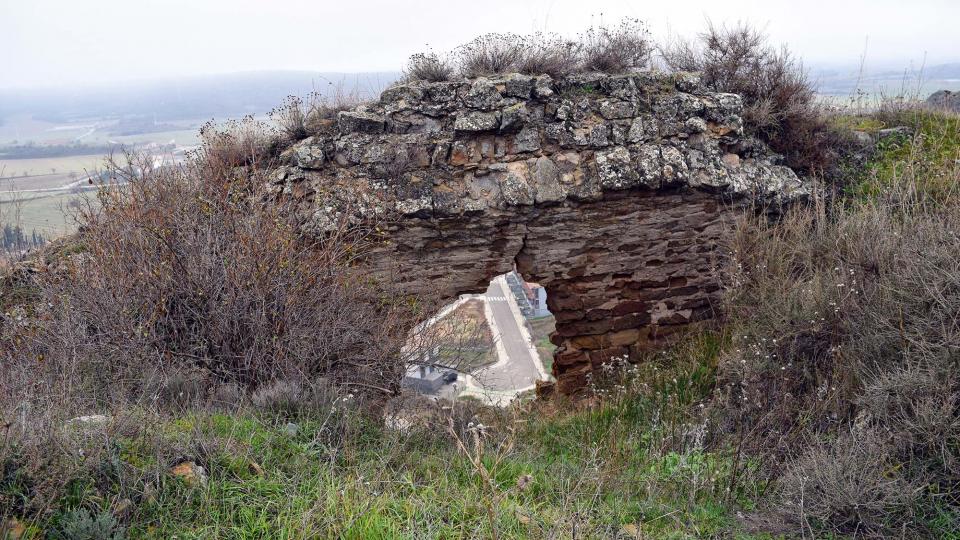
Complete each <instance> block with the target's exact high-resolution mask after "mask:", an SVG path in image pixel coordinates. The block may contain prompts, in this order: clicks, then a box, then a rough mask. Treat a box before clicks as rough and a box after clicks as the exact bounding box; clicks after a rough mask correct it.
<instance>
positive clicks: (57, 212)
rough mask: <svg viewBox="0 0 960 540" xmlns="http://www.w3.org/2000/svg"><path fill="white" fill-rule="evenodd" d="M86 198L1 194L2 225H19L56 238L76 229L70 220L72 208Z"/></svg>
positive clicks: (0, 216)
mask: <svg viewBox="0 0 960 540" xmlns="http://www.w3.org/2000/svg"><path fill="white" fill-rule="evenodd" d="M83 196H84V195H82V194H77V193H67V192H55V193H50V194H42V195H36V196H32V197H31V196H29V195H28V194H18V195H17V196H16V197H17V198H15V197H14V196H13V195H12V194H10V193H0V226H2V225H5V224H10V225H17V224H19V225H20V226H21V227H22V228H23V229H24V230H27V231H32V230H36V231H37V232H40V233H43V235H44V236H48V237H50V238H56V237H59V236H63V235H65V234H69V233H71V232H73V231H74V230H76V225H75V224H74V223H73V220H72V219H71V217H70V205H71V203H74V204H75V201H79V200H80V199H81V197H83Z"/></svg>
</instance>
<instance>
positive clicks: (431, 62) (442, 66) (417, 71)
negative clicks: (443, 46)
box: [404, 52, 454, 82]
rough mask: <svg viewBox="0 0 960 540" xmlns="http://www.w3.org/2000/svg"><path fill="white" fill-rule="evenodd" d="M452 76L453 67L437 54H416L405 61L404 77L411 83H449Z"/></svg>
mask: <svg viewBox="0 0 960 540" xmlns="http://www.w3.org/2000/svg"><path fill="white" fill-rule="evenodd" d="M453 74H454V69H453V66H452V65H451V64H450V61H449V60H447V59H446V58H442V57H440V56H439V55H438V54H437V53H433V52H430V53H417V54H415V55H413V56H411V57H410V60H408V61H407V67H406V69H405V70H404V75H405V78H406V79H407V80H411V81H429V82H442V81H449V80H450V79H451V78H452V77H453Z"/></svg>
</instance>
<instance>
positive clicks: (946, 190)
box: [847, 110, 960, 202]
mask: <svg viewBox="0 0 960 540" xmlns="http://www.w3.org/2000/svg"><path fill="white" fill-rule="evenodd" d="M847 123H849V124H851V125H852V124H856V125H866V124H872V126H867V127H872V128H876V129H879V127H881V126H888V127H889V126H907V127H910V128H911V129H913V130H914V134H913V135H912V136H911V135H895V136H890V137H887V138H884V139H883V140H881V141H880V142H879V143H878V144H877V148H876V152H875V153H874V155H873V156H872V157H871V158H870V160H869V162H868V163H867V165H866V167H864V168H863V169H862V170H858V171H857V177H856V180H855V182H854V183H853V185H852V186H850V188H849V190H850V192H851V194H852V195H854V196H857V197H859V198H861V199H864V200H870V199H875V198H877V197H878V196H879V195H880V194H882V193H884V192H888V191H890V190H891V189H903V188H904V186H908V187H909V188H910V189H913V190H915V191H916V192H917V193H922V194H923V195H924V196H925V197H926V198H927V199H929V200H932V201H938V202H945V201H947V200H955V199H956V196H957V188H958V184H960V116H957V115H946V114H942V113H936V112H930V111H923V110H910V111H904V112H899V113H896V114H888V115H884V118H883V121H882V122H881V121H880V120H878V119H877V118H874V117H867V118H860V119H858V118H850V119H848V120H847ZM871 130H872V129H867V131H871Z"/></svg>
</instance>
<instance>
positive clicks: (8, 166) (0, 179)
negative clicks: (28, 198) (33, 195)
mask: <svg viewBox="0 0 960 540" xmlns="http://www.w3.org/2000/svg"><path fill="white" fill-rule="evenodd" d="M104 157H105V156H104V155H103V154H87V155H81V156H63V157H45V158H29V159H0V173H2V174H0V185H2V186H3V187H4V188H6V187H7V186H6V182H7V181H8V179H10V178H14V179H16V181H17V188H19V189H41V188H40V187H39V186H34V185H33V183H32V182H33V180H32V179H30V178H22V177H24V176H28V177H34V176H66V175H68V174H69V173H71V172H74V173H77V174H83V173H84V172H85V171H89V172H92V171H93V170H95V169H96V168H98V167H100V166H101V165H103V159H104ZM54 171H55V172H54ZM24 173H26V174H24ZM64 183H66V182H64ZM61 185H62V184H61ZM45 187H46V186H45ZM49 187H55V186H49Z"/></svg>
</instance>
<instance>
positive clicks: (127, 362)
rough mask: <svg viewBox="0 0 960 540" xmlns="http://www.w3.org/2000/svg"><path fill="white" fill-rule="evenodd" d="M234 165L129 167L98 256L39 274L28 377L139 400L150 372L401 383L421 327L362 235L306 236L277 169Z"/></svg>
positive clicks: (93, 215)
mask: <svg viewBox="0 0 960 540" xmlns="http://www.w3.org/2000/svg"><path fill="white" fill-rule="evenodd" d="M219 163H220V162H219V161H216V162H210V161H207V160H197V161H193V162H188V163H187V164H185V165H183V166H182V167H180V168H176V169H173V168H163V169H151V168H150V167H149V166H148V165H145V164H144V163H143V162H141V161H138V160H137V159H134V158H131V159H130V161H129V165H124V166H122V167H121V166H116V167H115V168H114V170H113V174H114V176H115V177H116V178H122V179H123V180H125V181H124V182H123V183H121V184H117V185H114V186H112V187H109V188H105V189H104V190H102V191H101V192H100V193H99V194H98V197H99V202H100V204H99V206H91V207H89V208H88V209H87V211H86V212H87V213H86V214H85V215H84V216H83V217H82V222H83V224H84V232H83V233H82V236H81V238H82V242H83V245H84V246H85V250H84V252H83V253H80V254H78V255H77V256H74V257H70V258H68V259H66V260H64V261H61V262H60V266H59V268H57V269H56V271H50V272H47V273H44V274H41V275H40V276H39V277H38V279H37V282H38V288H39V290H40V293H39V294H40V302H38V304H37V307H36V309H37V313H36V316H34V317H32V318H30V319H29V321H28V322H29V324H28V325H27V326H26V327H25V328H23V329H20V330H18V334H17V335H16V336H13V337H14V338H15V339H16V340H17V342H18V343H20V344H21V345H20V346H19V347H18V348H16V350H15V351H14V353H13V354H12V355H11V361H12V362H14V364H15V365H14V369H13V370H14V371H16V370H17V369H22V370H23V373H24V374H30V375H31V376H32V378H33V380H35V381H36V384H47V385H50V388H49V389H48V390H49V391H51V392H57V391H59V392H66V393H69V394H70V395H71V396H75V397H76V399H77V400H78V401H77V403H75V405H78V406H79V405H80V403H86V404H88V405H90V406H92V405H94V404H96V403H107V402H114V403H115V402H118V401H124V400H128V399H133V400H136V399H137V398H138V397H139V396H140V395H142V393H143V391H144V390H145V384H144V383H145V381H144V379H145V377H144V373H145V368H147V367H149V368H152V369H155V370H159V371H161V372H164V373H174V372H175V373H185V372H191V371H194V372H199V373H200V374H201V375H202V377H203V378H206V379H209V380H211V381H216V382H218V383H235V384H238V385H240V386H241V387H245V388H251V389H253V388H256V387H258V386H260V385H261V384H263V383H265V382H268V381H272V380H277V379H289V380H297V379H303V380H316V379H317V378H319V377H322V378H324V379H326V380H328V381H329V382H330V383H333V384H336V385H347V386H351V387H356V388H358V389H359V388H363V389H366V390H369V391H374V392H384V393H390V392H393V391H394V390H395V389H396V383H397V381H399V375H400V373H402V371H403V369H404V366H403V361H402V359H401V358H400V347H401V345H402V344H403V341H404V336H405V332H406V331H407V329H408V328H409V327H410V326H412V324H411V322H412V321H411V319H410V318H409V315H410V314H409V313H408V311H407V310H406V309H405V308H402V307H398V306H400V305H401V303H400V302H396V303H395V302H393V300H392V298H393V296H392V295H391V294H390V292H389V291H387V290H384V289H382V288H381V287H380V286H379V285H378V284H377V283H375V282H371V281H370V280H369V279H368V278H367V277H366V276H364V275H363V274H362V273H361V272H360V271H359V270H358V269H356V268H354V262H355V260H356V257H358V256H359V255H360V254H362V253H363V251H364V249H365V241H366V240H365V237H364V235H363V233H362V232H359V231H354V230H348V229H347V228H346V226H344V227H342V228H340V229H338V230H334V231H330V232H328V234H327V235H326V236H324V237H322V238H311V237H307V236H304V235H303V234H301V233H300V232H299V231H300V224H299V223H298V222H297V221H296V217H295V216H297V215H298V214H297V213H296V212H295V211H294V207H293V206H291V204H292V203H288V202H285V201H283V200H274V199H270V198H269V197H270V195H269V193H268V192H267V191H266V186H267V184H268V183H267V181H266V178H265V176H264V175H262V174H260V173H259V172H258V171H256V170H252V169H247V170H244V171H243V172H239V171H238V172H234V171H232V170H230V169H220V168H219ZM38 359H42V361H39V360H38ZM24 376H25V377H27V376H26V375H24ZM25 380H30V377H27V378H25Z"/></svg>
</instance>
